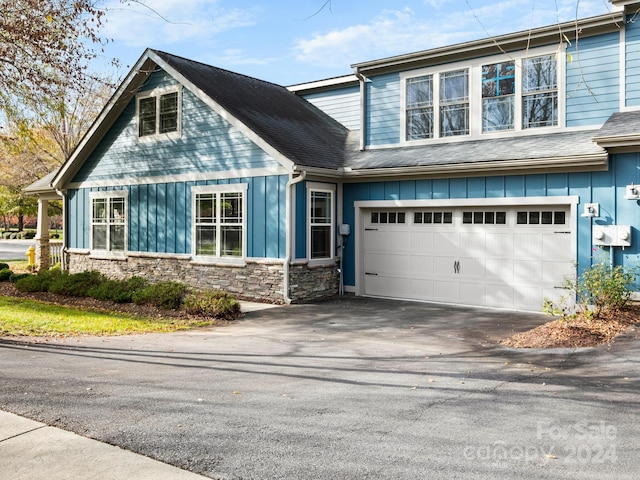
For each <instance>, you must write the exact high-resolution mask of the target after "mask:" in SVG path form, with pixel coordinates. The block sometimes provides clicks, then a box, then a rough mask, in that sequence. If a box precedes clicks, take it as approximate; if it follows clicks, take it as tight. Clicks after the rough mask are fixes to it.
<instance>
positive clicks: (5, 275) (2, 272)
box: [0, 264, 13, 282]
mask: <svg viewBox="0 0 640 480" xmlns="http://www.w3.org/2000/svg"><path fill="white" fill-rule="evenodd" d="M0 265H1V264H0ZM11 275H13V272H12V271H11V270H9V269H8V268H1V269H0V282H7V281H8V280H9V277H11Z"/></svg>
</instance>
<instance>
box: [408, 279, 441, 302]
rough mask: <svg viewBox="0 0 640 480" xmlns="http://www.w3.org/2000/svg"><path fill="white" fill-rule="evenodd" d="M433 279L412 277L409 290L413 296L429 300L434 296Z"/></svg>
mask: <svg viewBox="0 0 640 480" xmlns="http://www.w3.org/2000/svg"><path fill="white" fill-rule="evenodd" d="M434 283H435V282H434V281H433V280H426V279H416V278H414V279H411V283H410V286H409V291H408V292H407V293H408V294H409V295H410V296H411V297H410V298H415V299H418V300H429V299H432V298H433V297H434V291H433V285H434Z"/></svg>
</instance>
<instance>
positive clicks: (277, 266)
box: [67, 252, 338, 304]
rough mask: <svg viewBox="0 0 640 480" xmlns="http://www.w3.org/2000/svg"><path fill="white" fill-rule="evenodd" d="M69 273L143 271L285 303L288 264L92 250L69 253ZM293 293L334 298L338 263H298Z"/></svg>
mask: <svg viewBox="0 0 640 480" xmlns="http://www.w3.org/2000/svg"><path fill="white" fill-rule="evenodd" d="M67 266H68V267H67V269H68V271H69V272H70V273H77V272H82V271H86V270H97V271H99V272H102V273H103V274H105V275H106V276H108V277H109V278H116V279H122V278H129V277H132V276H134V275H135V276H140V277H144V278H147V279H148V280H149V281H151V282H161V281H168V280H171V281H176V282H182V283H185V284H187V285H189V286H191V287H193V288H196V289H214V290H223V291H225V292H229V293H231V294H233V295H235V296H236V297H237V298H239V299H244V300H256V301H262V302H270V303H279V304H282V303H284V302H285V298H284V294H283V292H284V266H283V263H282V262H281V261H273V262H269V261H265V262H261V261H258V262H251V261H249V262H247V263H246V264H244V265H221V264H209V263H197V262H193V261H191V259H190V258H189V257H177V256H176V257H173V256H162V257H151V256H147V255H144V256H137V255H128V256H127V257H126V258H103V257H94V256H91V255H89V254H88V253H86V254H85V253H75V252H69V253H67ZM289 276H290V279H291V281H290V292H291V293H290V296H291V300H292V301H293V302H294V303H301V302H306V301H310V300H316V299H319V298H323V297H329V296H332V295H335V294H337V293H338V273H337V269H336V266H335V265H329V266H312V267H309V266H308V265H306V264H305V265H293V266H291V267H290V269H289Z"/></svg>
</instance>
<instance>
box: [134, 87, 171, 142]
mask: <svg viewBox="0 0 640 480" xmlns="http://www.w3.org/2000/svg"><path fill="white" fill-rule="evenodd" d="M181 93H182V90H181V88H180V87H179V86H176V87H169V88H161V89H157V90H152V91H150V92H142V93H139V94H138V95H137V96H136V117H137V123H138V138H139V139H140V140H143V141H144V140H152V139H158V138H175V137H179V136H180V128H181V118H180V111H181V108H180V105H181V104H182V101H181V100H182V98H181V97H182V95H181Z"/></svg>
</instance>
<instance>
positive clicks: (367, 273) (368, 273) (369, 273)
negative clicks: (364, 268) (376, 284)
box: [364, 272, 378, 277]
mask: <svg viewBox="0 0 640 480" xmlns="http://www.w3.org/2000/svg"><path fill="white" fill-rule="evenodd" d="M364 274H365V275H375V276H376V277H377V276H378V274H377V273H371V272H364Z"/></svg>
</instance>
